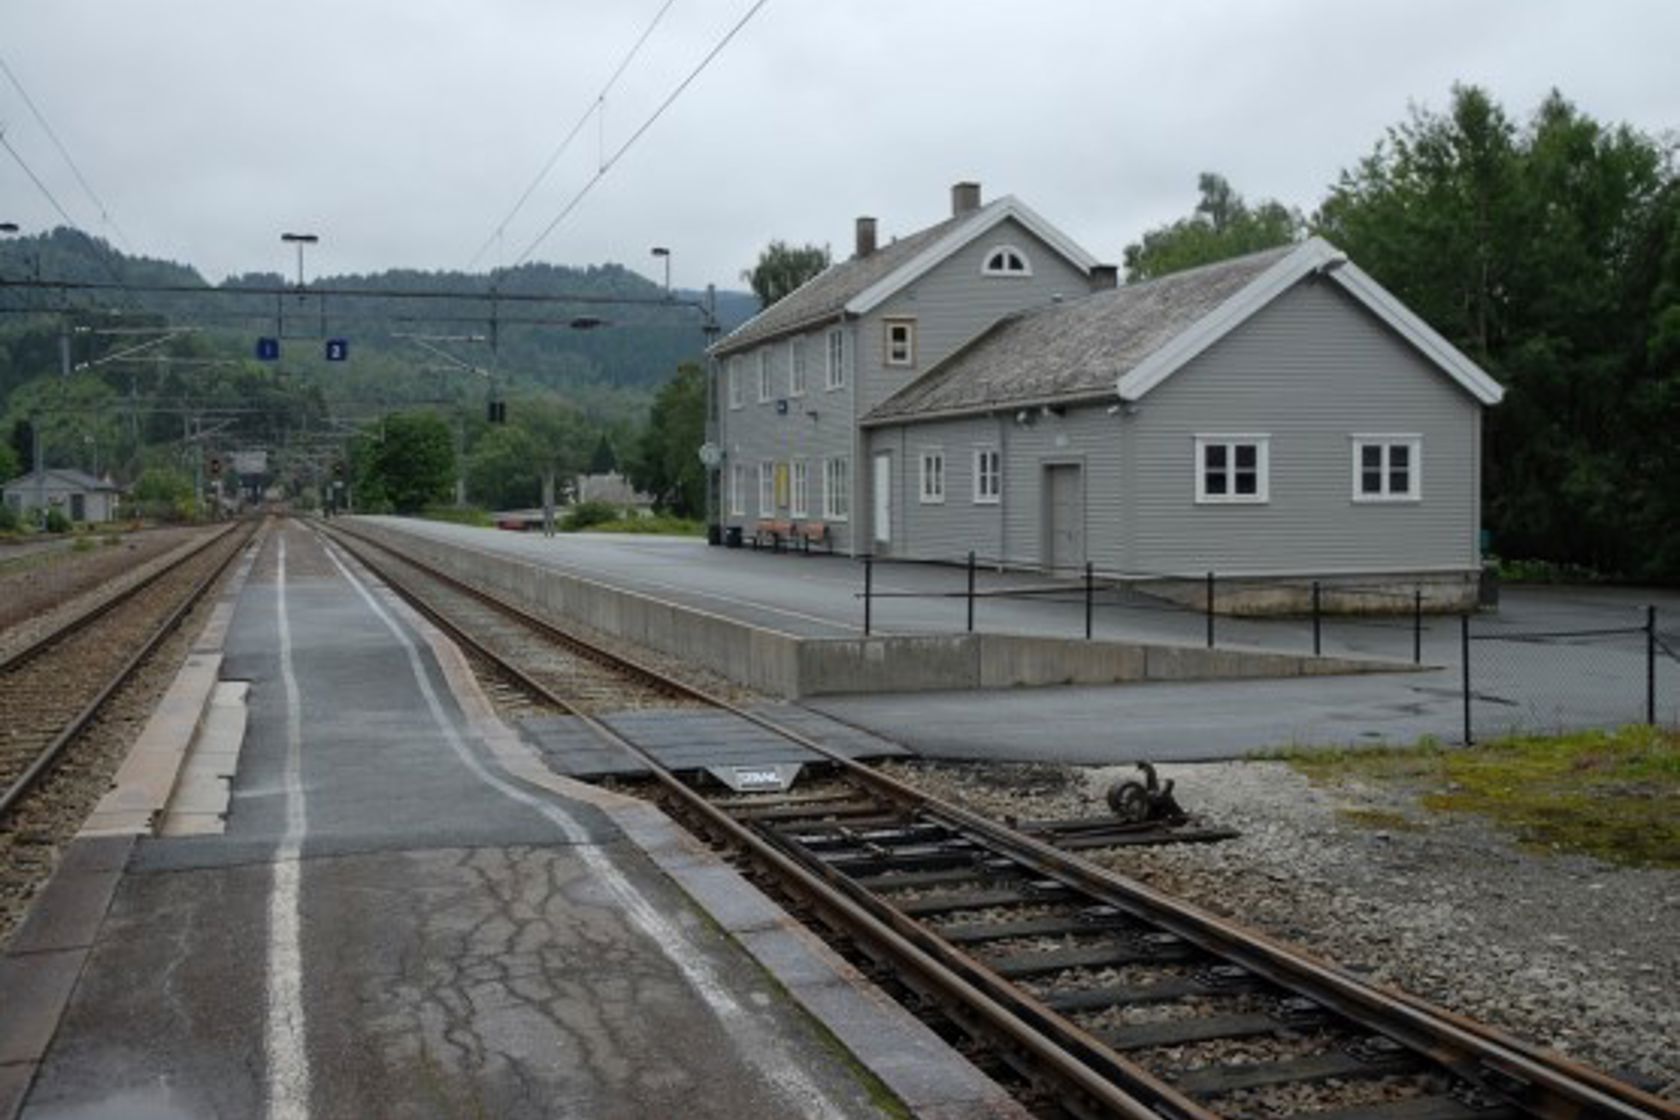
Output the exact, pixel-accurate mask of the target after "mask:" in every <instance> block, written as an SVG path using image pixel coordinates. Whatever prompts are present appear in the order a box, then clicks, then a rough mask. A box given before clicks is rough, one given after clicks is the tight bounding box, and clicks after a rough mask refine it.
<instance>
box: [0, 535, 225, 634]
mask: <svg viewBox="0 0 1680 1120" xmlns="http://www.w3.org/2000/svg"><path fill="white" fill-rule="evenodd" d="M206 531H207V530H205V529H202V528H180V529H151V530H146V531H145V532H139V533H127V534H125V535H123V537H122V539H121V540H120V541H119V542H118V543H117V544H115V545H107V544H104V543H101V542H103V540H104V539H105V537H106V536H108V535H109V534H103V533H102V534H99V535H97V536H95V537H93V538H92V539H93V540H94V541H95V545H94V547H93V548H91V549H88V550H87V551H85V552H77V551H75V550H74V549H71V548H69V547H63V548H58V549H54V550H52V551H51V553H50V554H49V553H36V554H35V555H31V556H24V557H19V558H16V559H15V560H12V561H11V562H9V563H6V562H0V647H3V648H6V649H13V648H17V647H18V646H21V645H22V644H24V643H25V642H27V641H30V640H31V639H33V638H34V637H35V635H37V634H40V633H44V632H45V631H46V630H47V628H48V627H49V625H50V624H51V622H52V620H53V619H55V618H58V617H61V616H62V615H63V614H64V613H65V612H67V611H69V610H71V609H75V610H80V609H81V608H82V606H84V605H85V604H86V603H87V602H89V601H91V600H92V597H93V596H92V595H91V594H90V593H93V592H97V593H98V594H100V595H105V594H109V590H108V589H113V588H116V587H121V586H127V585H128V584H130V583H132V582H133V581H135V580H137V579H140V578H142V577H143V576H144V575H145V574H146V573H147V572H150V571H152V570H153V569H154V568H155V567H156V566H157V564H158V563H161V562H162V560H161V558H162V557H164V556H165V555H166V554H170V553H173V552H174V551H175V550H176V549H177V548H181V547H183V546H185V545H186V544H188V543H189V542H191V541H194V540H197V539H199V538H200V537H202V536H203V535H204V533H205V532H206ZM3 559H4V558H3V557H0V561H3Z"/></svg>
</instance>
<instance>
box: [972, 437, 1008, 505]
mask: <svg viewBox="0 0 1680 1120" xmlns="http://www.w3.org/2000/svg"><path fill="white" fill-rule="evenodd" d="M988 466H989V467H990V469H987V468H988ZM1001 501H1003V452H1002V451H1001V450H999V449H998V448H996V447H976V448H975V449H974V504H975V505H977V506H995V505H997V504H998V503H999V502H1001Z"/></svg>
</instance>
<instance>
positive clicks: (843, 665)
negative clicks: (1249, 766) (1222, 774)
mask: <svg viewBox="0 0 1680 1120" xmlns="http://www.w3.org/2000/svg"><path fill="white" fill-rule="evenodd" d="M356 529H357V531H358V532H360V533H362V534H365V535H366V536H368V537H370V538H372V539H374V540H382V541H387V542H389V543H391V544H392V545H393V546H396V547H400V548H401V549H402V550H403V551H404V552H406V553H409V554H411V555H414V556H416V557H418V558H420V559H422V560H424V561H425V562H427V563H429V564H431V565H433V566H434V567H436V568H438V569H440V570H442V571H444V572H447V573H449V574H450V575H452V576H454V577H455V578H457V579H460V580H462V581H464V582H468V583H471V584H473V585H474V586H478V587H482V588H484V589H485V590H487V591H490V592H493V593H495V594H497V595H500V596H502V597H504V598H507V599H508V600H510V601H512V602H514V603H517V604H518V605H520V606H521V607H524V608H526V609H529V610H532V611H534V612H535V613H537V614H540V615H543V616H545V617H548V618H552V619H554V620H556V621H561V622H564V621H576V622H581V623H583V624H585V625H587V626H590V627H592V628H594V629H596V630H600V631H602V632H604V633H608V634H612V635H614V636H616V637H620V638H624V639H626V640H628V641H632V642H635V643H637V644H639V645H643V646H647V647H648V648H650V649H654V650H658V651H659V652H661V653H664V654H669V655H671V656H674V657H680V658H683V659H684V660H686V661H690V662H692V663H694V664H696V665H700V666H703V667H705V668H707V669H710V670H711V671H713V672H716V673H719V674H721V675H723V676H725V677H728V678H729V679H731V680H734V681H738V682H740V683H741V684H744V685H747V686H748V687H750V688H754V689H757V690H759V691H760V692H764V693H767V694H769V695H772V696H781V697H786V698H789V699H798V698H800V697H808V696H825V695H840V694H846V693H861V692H922V691H939V690H946V689H982V688H1013V687H1020V686H1036V685H1058V684H1116V683H1125V682H1133V681H1189V680H1223V679H1251V678H1261V677H1303V676H1325V675H1334V674H1346V673H1376V672H1404V671H1410V670H1412V669H1413V666H1411V665H1407V664H1401V663H1396V662H1390V661H1375V660H1360V659H1353V658H1339V657H1312V656H1307V655H1297V654H1288V653H1270V652H1264V651H1258V650H1237V649H1214V650H1210V649H1203V648H1199V647H1194V646H1174V645H1159V644H1149V643H1134V642H1105V641H1098V642H1086V641H1081V640H1077V639H1067V638H1048V637H1035V636H1032V635H1023V634H997V633H986V634H938V635H912V636H892V637H867V638H862V637H860V638H810V637H800V636H798V635H795V634H788V633H785V632H782V631H779V630H774V629H770V628H768V627H763V626H755V625H752V624H750V623H747V622H743V621H741V620H739V619H734V618H730V617H727V616H725V615H722V614H717V613H714V612H710V611H706V610H702V609H700V608H697V607H691V606H684V605H681V604H677V603H673V602H670V601H668V600H664V599H660V598H658V597H656V596H653V595H648V594H645V593H641V592H635V591H628V590H625V589H622V588H618V587H613V586H611V585H609V584H606V583H602V582H600V581H597V580H592V579H587V578H584V577H582V576H579V575H576V574H573V573H570V572H564V571H558V570H556V569H553V568H545V567H540V566H538V565H535V564H530V563H526V562H525V561H522V560H518V559H515V558H513V557H509V556H505V555H499V554H497V553H494V552H489V551H485V550H481V549H474V548H470V547H466V546H463V545H458V544H454V543H450V542H446V541H440V540H435V539H431V538H427V537H423V536H420V535H418V534H414V533H406V532H403V531H401V530H400V529H397V528H393V527H392V526H390V525H387V524H368V523H365V522H364V523H360V524H358V525H357V526H356Z"/></svg>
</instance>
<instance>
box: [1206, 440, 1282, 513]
mask: <svg viewBox="0 0 1680 1120" xmlns="http://www.w3.org/2000/svg"><path fill="white" fill-rule="evenodd" d="M1269 447H1270V437H1268V436H1197V437H1196V501H1197V502H1203V503H1221V502H1229V503H1256V504H1258V503H1262V502H1266V501H1269V500H1270V495H1269V493H1268V490H1269V479H1268V477H1267V476H1268V474H1269V471H1270V462H1269V455H1268V449H1269Z"/></svg>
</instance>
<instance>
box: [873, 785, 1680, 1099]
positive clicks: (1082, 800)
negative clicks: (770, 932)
mask: <svg viewBox="0 0 1680 1120" xmlns="http://www.w3.org/2000/svg"><path fill="white" fill-rule="evenodd" d="M885 769H888V770H889V771H891V772H894V773H896V774H898V775H900V776H903V777H905V778H907V779H909V780H911V781H912V782H914V783H915V784H917V785H919V786H921V787H923V788H925V789H927V790H929V791H930V792H932V793H935V794H938V795H942V796H947V797H950V798H952V799H953V800H956V801H959V802H962V803H964V804H966V805H968V806H969V807H971V808H974V809H976V810H979V811H982V812H986V813H988V814H989V815H992V816H996V817H999V818H1001V817H1003V816H1006V815H1016V816H1019V817H1023V818H1030V817H1081V816H1097V815H1101V814H1103V813H1104V812H1106V809H1105V806H1104V804H1103V793H1104V791H1105V790H1106V789H1107V788H1108V785H1109V784H1110V783H1111V782H1113V781H1114V780H1116V779H1117V778H1131V777H1136V772H1135V771H1134V770H1132V769H1131V768H1130V767H1111V768H1084V767H1060V766H1046V765H1038V764H1034V765H1029V766H999V765H995V764H989V765H986V766H976V767H966V766H949V765H927V764H919V765H918V764H891V765H889V766H887V767H885ZM1160 776H1161V777H1162V779H1163V780H1165V779H1173V780H1175V781H1176V782H1177V789H1176V794H1177V797H1178V800H1179V803H1180V804H1181V805H1182V806H1183V807H1184V808H1185V809H1186V810H1187V811H1189V812H1190V813H1192V814H1193V815H1195V816H1197V817H1200V818H1203V820H1204V822H1205V823H1208V824H1214V825H1222V826H1229V827H1232V828H1236V829H1240V830H1241V831H1242V834H1243V835H1242V836H1241V838H1240V839H1237V840H1232V841H1226V842H1224V843H1219V844H1183V845H1173V846H1167V847H1159V848H1118V849H1099V850H1096V851H1094V852H1089V853H1085V854H1086V855H1087V857H1088V858H1091V859H1093V860H1094V861H1096V862H1098V863H1100V864H1102V865H1104V866H1107V867H1110V868H1112V869H1114V870H1116V871H1119V872H1121V873H1123V874H1126V875H1130V876H1133V877H1135V878H1137V879H1139V880H1141V881H1143V882H1146V883H1149V884H1152V885H1154V886H1156V887H1159V888H1162V889H1164V890H1167V891H1170V892H1172V893H1174V894H1177V895H1179V896H1180V897H1183V898H1186V899H1188V900H1190V901H1192V902H1195V903H1197V904H1198V905H1201V906H1203V907H1204V908H1206V909H1208V910H1210V911H1212V912H1214V913H1218V914H1222V915H1226V916H1229V917H1232V918H1235V919H1239V920H1241V921H1242V922H1244V923H1245V924H1248V925H1250V926H1253V927H1255V928H1257V929H1259V930H1261V931H1263V932H1266V933H1269V934H1272V935H1274V936H1276V937H1280V938H1282V939H1284V940H1287V941H1289V942H1291V943H1293V944H1295V945H1298V946H1300V947H1302V948H1304V949H1306V950H1307V951H1309V952H1311V953H1314V954H1317V955H1319V956H1323V957H1328V958H1330V959H1332V960H1335V961H1337V962H1339V963H1341V964H1342V965H1344V966H1345V967H1347V968H1349V969H1351V970H1353V971H1355V972H1357V973H1359V974H1361V975H1365V976H1368V977H1369V978H1371V979H1373V980H1375V981H1378V982H1381V983H1386V984H1393V985H1396V986H1398V987H1401V988H1404V989H1405V990H1407V991H1409V992H1412V993H1413V994H1415V995H1418V996H1422V997H1423V998H1425V999H1428V1000H1430V1001H1432V1002H1434V1003H1437V1004H1439V1005H1441V1006H1443V1007H1446V1008H1449V1009H1451V1010H1454V1011H1458V1012H1461V1013H1463V1014H1466V1015H1469V1016H1471V1017H1473V1018H1476V1019H1479V1020H1482V1021H1484V1022H1487V1023H1490V1024H1493V1025H1495V1026H1499V1027H1502V1028H1504V1029H1506V1030H1509V1031H1511V1032H1513V1033H1514V1034H1516V1035H1518V1036H1520V1037H1522V1038H1525V1039H1528V1040H1531V1041H1534V1042H1539V1043H1542V1044H1544V1045H1548V1046H1551V1047H1553V1048H1555V1049H1557V1050H1559V1051H1561V1052H1563V1053H1564V1054H1567V1055H1569V1056H1570V1057H1573V1058H1576V1059H1578V1060H1580V1061H1583V1062H1586V1063H1588V1064H1591V1065H1594V1066H1597V1067H1599V1068H1601V1069H1604V1070H1606V1071H1608V1072H1610V1073H1613V1074H1616V1075H1618V1076H1622V1077H1624V1078H1627V1079H1629V1080H1632V1081H1634V1082H1636V1083H1638V1084H1640V1085H1642V1086H1643V1087H1645V1088H1647V1089H1649V1090H1653V1091H1655V1092H1658V1093H1659V1094H1660V1095H1662V1096H1665V1097H1667V1098H1669V1099H1671V1100H1680V1001H1677V999H1676V995H1677V993H1680V935H1677V933H1676V930H1680V871H1669V870H1655V869H1640V868H1624V867H1614V866H1611V865H1608V864H1605V863H1602V862H1600V861H1598V860H1594V859H1590V858H1587V857H1583V856H1575V855H1567V854H1557V853H1536V852H1529V851H1525V850H1523V849H1521V848H1520V847H1518V846H1517V845H1516V844H1515V843H1514V842H1513V841H1512V839H1511V838H1510V837H1509V836H1507V835H1504V834H1502V833H1500V832H1498V831H1497V830H1495V829H1494V828H1492V827H1491V826H1489V825H1488V824H1486V823H1485V822H1483V821H1481V820H1478V819H1476V818H1473V817H1468V816H1459V815H1440V814H1432V813H1429V812H1427V811H1425V810H1423V809H1421V808H1419V807H1417V806H1416V804H1415V803H1414V802H1413V801H1412V800H1411V798H1410V797H1409V796H1408V795H1407V794H1405V793H1403V792H1400V791H1396V790H1392V789H1389V788H1385V787H1375V786H1368V785H1363V784H1350V785H1347V786H1337V787H1326V788H1321V787H1317V786H1314V785H1312V784H1311V783H1309V782H1308V781H1307V779H1306V778H1305V777H1303V776H1302V775H1300V774H1298V773H1297V772H1296V771H1294V770H1293V769H1291V768H1290V767H1289V766H1288V765H1287V764H1284V763H1281V762H1234V763H1211V764H1195V765H1175V766H1163V767H1160ZM1349 812H1352V813H1355V814H1360V815H1362V816H1363V817H1364V820H1365V821H1369V820H1372V819H1376V820H1380V821H1383V822H1385V823H1387V824H1389V827H1380V828H1378V827H1371V826H1370V825H1369V824H1368V823H1360V822H1358V821H1355V820H1354V819H1351V818H1350V817H1349V816H1348V815H1347V814H1348V813H1349Z"/></svg>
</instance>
